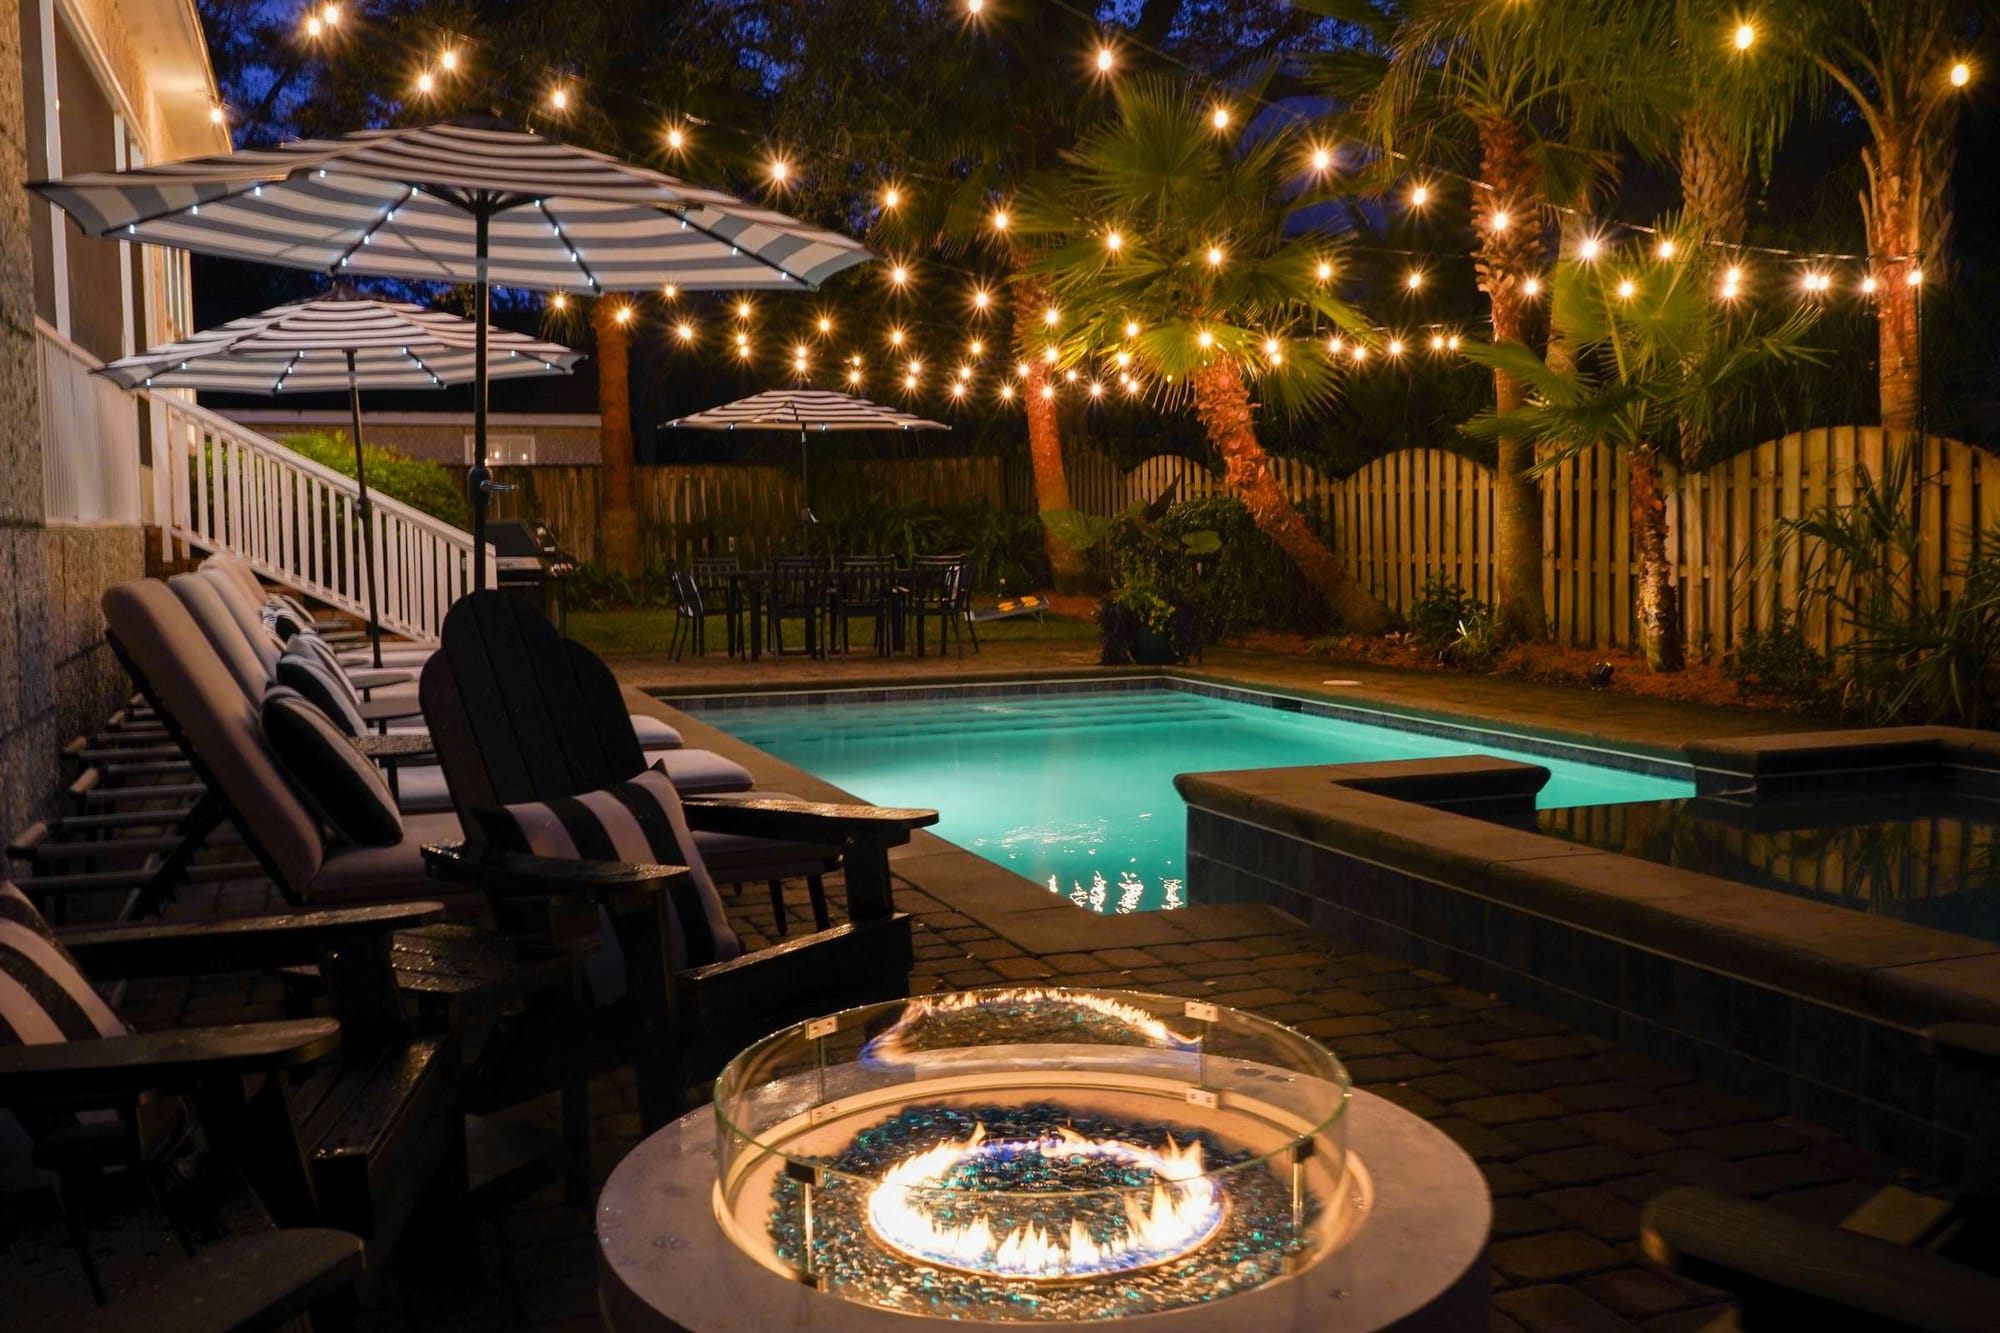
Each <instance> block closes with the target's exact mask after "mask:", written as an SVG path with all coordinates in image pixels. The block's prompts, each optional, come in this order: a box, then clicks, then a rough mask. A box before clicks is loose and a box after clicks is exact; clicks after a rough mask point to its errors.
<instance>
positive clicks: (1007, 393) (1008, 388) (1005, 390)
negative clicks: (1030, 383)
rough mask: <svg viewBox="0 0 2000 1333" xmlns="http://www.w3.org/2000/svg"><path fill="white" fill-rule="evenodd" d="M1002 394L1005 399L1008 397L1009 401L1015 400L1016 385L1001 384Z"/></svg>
mask: <svg viewBox="0 0 2000 1333" xmlns="http://www.w3.org/2000/svg"><path fill="white" fill-rule="evenodd" d="M1000 396H1001V397H1002V398H1004V399H1007V400H1008V401H1009V402H1011V401H1013V398H1014V386H1013V385H1011V384H1003V385H1001V386H1000Z"/></svg>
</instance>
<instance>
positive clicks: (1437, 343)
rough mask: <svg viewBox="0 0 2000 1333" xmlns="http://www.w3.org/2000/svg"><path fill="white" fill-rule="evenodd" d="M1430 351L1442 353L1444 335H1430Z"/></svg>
mask: <svg viewBox="0 0 2000 1333" xmlns="http://www.w3.org/2000/svg"><path fill="white" fill-rule="evenodd" d="M1431 350H1432V351H1433V352H1442V351H1443V350H1444V335H1443V334H1442V333H1433V334H1432V335H1431Z"/></svg>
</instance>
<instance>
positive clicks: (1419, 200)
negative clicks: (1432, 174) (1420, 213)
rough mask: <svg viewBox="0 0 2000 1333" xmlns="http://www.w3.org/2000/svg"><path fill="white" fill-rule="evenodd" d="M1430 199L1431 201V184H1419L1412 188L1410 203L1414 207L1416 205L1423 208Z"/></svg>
mask: <svg viewBox="0 0 2000 1333" xmlns="http://www.w3.org/2000/svg"><path fill="white" fill-rule="evenodd" d="M1430 201H1431V187H1430V186H1428V185H1418V186H1415V187H1414V188H1412V189H1411V191H1410V204H1411V206H1412V207H1414V208H1422V207H1423V206H1424V205H1425V204H1428V203H1429V202H1430Z"/></svg>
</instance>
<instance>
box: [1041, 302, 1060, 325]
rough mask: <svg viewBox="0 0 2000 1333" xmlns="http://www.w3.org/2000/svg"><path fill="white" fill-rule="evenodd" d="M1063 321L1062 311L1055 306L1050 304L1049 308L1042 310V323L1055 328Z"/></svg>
mask: <svg viewBox="0 0 2000 1333" xmlns="http://www.w3.org/2000/svg"><path fill="white" fill-rule="evenodd" d="M1061 322H1062V311H1060V310H1058V309H1056V308H1055V307H1054V306H1050V307H1049V308H1048V309H1047V310H1044V311H1043V312H1042V323H1044V324H1046V325H1048V326H1049V327H1050V328H1054V327H1055V326H1056V325H1057V324H1059V323H1061Z"/></svg>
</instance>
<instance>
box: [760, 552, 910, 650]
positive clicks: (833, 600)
mask: <svg viewBox="0 0 2000 1333" xmlns="http://www.w3.org/2000/svg"><path fill="white" fill-rule="evenodd" d="M723 577H724V578H726V579H727V580H728V592H727V594H726V596H725V598H724V602H723V615H724V618H725V619H726V620H727V621H728V639H729V655H730V656H731V657H734V656H735V655H736V654H737V653H739V652H741V653H743V654H744V655H745V656H747V657H748V658H749V659H750V660H751V661H752V662H760V661H762V660H763V658H764V595H765V589H766V588H768V587H769V586H770V582H771V571H770V570H768V569H735V570H730V571H728V572H727V573H726V574H725V575H724V576H723ZM889 577H890V588H889V651H890V652H891V653H900V652H902V651H903V646H904V634H903V593H904V590H905V589H906V588H908V587H909V584H910V581H911V579H912V578H914V577H915V571H914V570H910V569H904V568H900V567H899V568H896V569H892V570H890V571H889ZM839 586H840V585H839V579H838V575H837V574H836V572H835V571H833V570H828V571H827V579H826V589H825V597H826V607H827V609H832V608H833V607H835V606H837V605H838V604H839V596H840V592H839ZM746 603H747V609H748V611H749V612H750V619H749V622H748V624H747V625H744V626H743V628H742V629H741V630H739V629H738V625H739V623H741V621H740V618H741V617H742V615H743V612H744V611H745V609H746ZM830 629H831V627H830V626H829V631H830ZM831 637H832V635H831V633H830V632H829V633H828V634H827V636H826V638H831ZM807 642H808V643H809V644H810V645H811V646H810V647H809V649H808V651H809V652H810V653H811V654H812V655H813V656H815V657H824V656H826V654H827V645H826V642H825V638H817V637H815V636H813V635H812V633H811V631H808V632H807Z"/></svg>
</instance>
